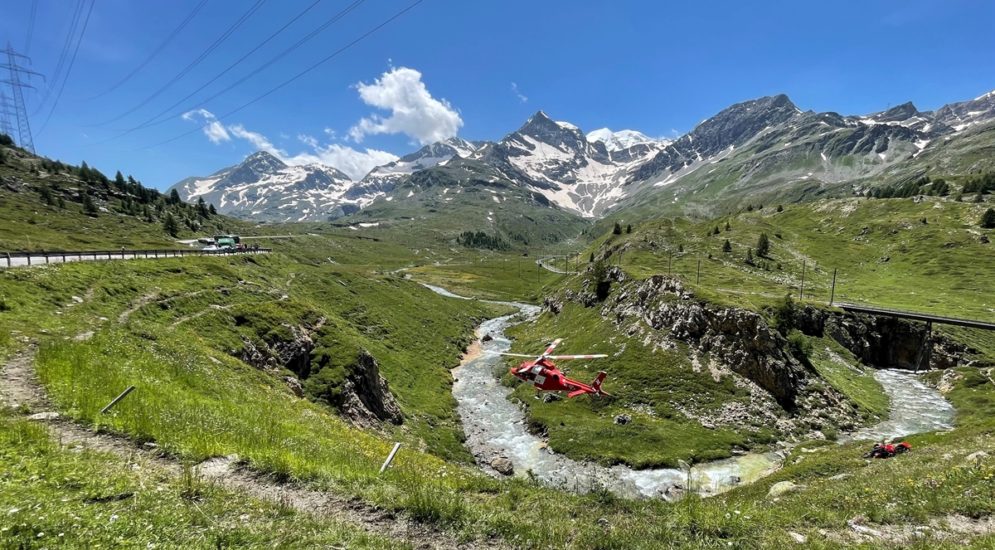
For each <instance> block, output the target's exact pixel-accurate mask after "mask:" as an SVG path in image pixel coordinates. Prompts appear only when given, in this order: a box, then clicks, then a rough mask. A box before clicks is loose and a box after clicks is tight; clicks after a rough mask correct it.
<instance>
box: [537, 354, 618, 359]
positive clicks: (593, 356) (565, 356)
mask: <svg viewBox="0 0 995 550" xmlns="http://www.w3.org/2000/svg"><path fill="white" fill-rule="evenodd" d="M605 357H608V356H607V355H605V354H604V353H595V354H589V355H547V356H546V358H547V359H604V358H605Z"/></svg>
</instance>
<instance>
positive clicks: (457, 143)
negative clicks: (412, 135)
mask: <svg viewBox="0 0 995 550" xmlns="http://www.w3.org/2000/svg"><path fill="white" fill-rule="evenodd" d="M478 148H479V145H478V144H475V143H472V142H469V141H467V140H465V139H462V138H458V137H453V138H449V139H447V140H444V141H437V142H435V143H431V144H429V145H426V146H424V147H422V148H421V149H419V150H417V151H415V152H414V153H411V154H409V155H405V156H403V157H401V158H399V159H397V160H396V161H394V162H391V163H388V164H384V165H383V166H377V167H376V168H374V169H373V170H370V173H369V174H367V175H366V176H364V177H363V179H362V180H360V181H359V182H357V183H356V185H354V186H353V187H352V188H351V189H350V190H349V191H348V192H347V193H346V198H349V199H355V200H359V199H362V198H367V199H369V200H373V199H375V198H377V197H379V196H382V195H383V194H385V193H389V192H390V191H391V190H392V189H394V187H395V186H396V185H397V182H398V181H400V180H401V179H403V178H405V177H407V176H410V175H411V174H413V173H415V172H418V171H421V170H425V169H427V168H431V167H433V166H437V165H439V164H445V163H446V162H448V161H449V160H450V159H452V158H453V157H462V158H469V157H470V156H471V155H473V153H474V152H476V151H477V149H478Z"/></svg>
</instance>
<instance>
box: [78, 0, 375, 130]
mask: <svg viewBox="0 0 995 550" xmlns="http://www.w3.org/2000/svg"><path fill="white" fill-rule="evenodd" d="M319 1H320V0H319ZM363 2H364V0H354V1H353V3H352V4H349V5H348V6H346V7H345V8H343V9H342V10H341V11H339V12H337V13H336V14H335V15H333V16H332V17H331V18H329V19H328V20H326V21H325V22H324V23H322V24H321V25H320V26H319V27H318V28H316V29H314V30H313V31H311V32H310V33H308V34H307V35H305V36H304V37H303V38H301V39H300V40H298V41H297V42H296V43H294V44H292V45H291V46H289V47H288V48H286V49H284V50H283V51H281V52H280V53H278V54H276V55H275V56H273V57H272V58H271V59H270V60H269V61H267V62H265V63H263V64H262V65H260V66H258V67H256V68H255V69H253V70H252V71H250V72H249V73H247V74H246V75H245V76H243V77H242V78H240V79H238V80H236V81H235V82H233V83H231V84H229V85H228V86H226V87H225V88H223V89H221V90H219V91H218V92H216V93H215V94H213V95H211V96H209V97H207V98H205V99H203V100H201V101H200V102H198V103H195V104H194V105H191V106H188V107H186V108H184V109H182V110H180V111H178V112H176V113H175V114H174V115H170V116H167V117H165V118H161V117H162V115H163V114H165V113H168V112H169V111H170V110H171V109H172V108H173V107H176V106H177V105H179V104H180V103H182V102H183V101H185V100H187V99H189V98H190V97H192V96H193V95H194V94H196V93H197V92H198V91H200V90H201V89H203V88H205V87H207V86H208V85H209V84H210V83H211V82H213V81H215V80H217V78H218V77H220V76H222V75H223V74H224V73H225V72H227V71H228V69H231V68H233V67H234V66H236V65H237V64H238V63H239V62H240V61H241V59H240V60H239V61H236V62H235V63H234V64H232V65H231V66H229V67H228V68H227V69H225V71H223V72H222V74H221V75H218V77H215V78H214V79H212V80H211V82H208V83H207V84H205V85H204V86H201V88H199V89H198V90H195V91H194V92H193V93H191V94H189V95H187V96H186V97H184V98H183V99H181V100H180V101H177V102H176V103H174V104H173V105H171V106H169V107H167V108H166V109H164V110H163V111H160V112H159V113H158V114H157V115H155V116H154V117H152V118H150V119H148V120H146V121H145V122H143V123H141V124H139V125H138V126H135V127H132V128H129V129H127V130H125V131H124V132H122V133H120V134H118V135H116V136H113V137H110V138H107V139H105V140H103V141H100V142H98V143H96V144H95V145H101V144H104V143H109V142H111V141H115V140H117V139H120V138H122V137H124V136H126V135H128V134H131V133H132V132H135V131H138V130H141V129H143V128H149V127H152V126H158V125H160V124H163V123H165V122H169V121H171V120H173V117H174V116H175V115H181V114H183V113H186V112H189V111H191V110H193V109H196V108H198V107H200V106H202V105H205V104H206V103H207V102H209V101H212V100H214V99H216V98H218V97H220V96H222V95H224V94H225V93H227V92H229V91H231V90H232V89H234V88H235V87H237V86H239V85H240V84H242V83H243V82H245V81H246V80H248V79H250V78H252V77H253V76H256V75H257V74H259V73H260V72H262V71H263V70H265V69H267V68H269V67H270V66H271V65H273V64H274V63H276V62H277V61H279V60H280V59H282V58H284V57H286V56H287V55H289V54H290V53H292V52H293V51H295V50H296V49H298V48H300V47H301V46H302V45H304V44H305V43H306V42H308V41H309V40H311V39H312V38H314V37H315V36H317V35H318V34H320V33H321V32H322V31H324V30H325V29H327V28H328V27H329V26H330V25H332V24H333V23H335V22H336V21H338V20H340V19H342V18H343V17H345V16H346V15H348V14H349V13H350V12H351V11H353V10H355V9H356V8H357V7H359V6H360V4H362V3H363ZM308 9H310V8H308ZM301 15H303V14H301ZM295 19H297V18H295ZM291 23H293V20H291V21H290V22H289V23H287V25H284V28H286V27H287V26H289V25H290V24H291ZM282 30H283V29H280V31H277V33H275V34H279V32H281V31H282ZM275 34H274V35H272V36H275ZM272 36H271V37H272ZM267 41H268V39H267ZM261 46H262V44H260V45H259V46H258V47H257V48H255V49H258V48H259V47H261ZM253 51H254V50H253ZM249 53H250V54H251V53H252V52H249ZM245 57H248V54H247V55H246V56H243V58H245Z"/></svg>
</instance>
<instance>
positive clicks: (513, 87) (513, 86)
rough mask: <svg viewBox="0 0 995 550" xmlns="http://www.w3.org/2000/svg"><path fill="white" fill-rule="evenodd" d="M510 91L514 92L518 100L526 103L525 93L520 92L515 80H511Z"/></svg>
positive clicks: (527, 100)
mask: <svg viewBox="0 0 995 550" xmlns="http://www.w3.org/2000/svg"><path fill="white" fill-rule="evenodd" d="M511 91H512V92H513V93H514V94H515V96H516V97H518V101H521V102H522V103H528V102H529V98H528V96H526V95H525V94H523V93H522V92H520V91H519V90H518V83H517V82H512V83H511Z"/></svg>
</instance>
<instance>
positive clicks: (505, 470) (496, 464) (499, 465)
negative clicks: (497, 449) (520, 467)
mask: <svg viewBox="0 0 995 550" xmlns="http://www.w3.org/2000/svg"><path fill="white" fill-rule="evenodd" d="M491 468H494V470H495V471H496V472H497V473H499V474H501V475H504V476H510V475H513V474H514V473H515V465H514V464H512V463H511V460H509V459H508V458H506V457H503V456H498V457H494V458H493V459H491Z"/></svg>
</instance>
